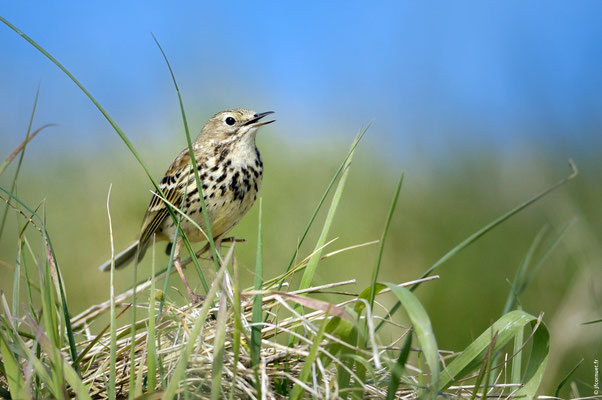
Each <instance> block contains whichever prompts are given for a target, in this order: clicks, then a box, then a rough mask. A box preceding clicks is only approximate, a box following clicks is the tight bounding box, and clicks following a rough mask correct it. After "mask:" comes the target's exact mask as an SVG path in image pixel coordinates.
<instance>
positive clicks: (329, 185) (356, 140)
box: [276, 125, 370, 291]
mask: <svg viewBox="0 0 602 400" xmlns="http://www.w3.org/2000/svg"><path fill="white" fill-rule="evenodd" d="M369 128H370V125H368V126H367V127H366V129H364V130H362V131H361V132H360V134H359V135H358V136H357V137H356V138H355V140H354V141H353V144H352V145H351V149H350V150H349V152H347V155H346V156H345V158H344V159H343V161H342V162H341V165H340V166H339V169H337V171H336V172H335V174H334V176H333V177H332V179H331V180H330V183H328V186H327V187H326V190H325V191H324V194H322V197H321V198H320V200H319V201H318V205H317V206H316V209H315V210H314V212H313V214H312V216H311V218H310V219H309V222H308V223H307V226H306V227H305V231H303V234H302V235H301V238H300V239H299V242H298V243H297V247H296V248H295V251H294V252H293V255H292V256H291V259H290V261H289V263H288V266H287V267H286V270H285V271H284V273H285V274H286V273H288V271H289V270H290V269H291V267H292V266H293V264H294V262H295V259H296V258H297V254H298V253H299V249H300V248H301V245H302V244H303V241H304V240H305V237H306V236H307V234H308V232H309V229H310V228H311V226H312V225H313V223H314V220H315V219H316V217H317V216H318V212H319V211H320V209H321V208H322V204H324V200H326V197H327V196H328V193H330V189H332V187H333V186H334V183H335V182H336V180H337V178H338V177H339V175H340V174H341V172H342V171H343V169H344V168H345V165H347V160H348V159H349V157H351V155H352V154H353V152H354V151H355V148H356V147H357V145H358V144H359V142H360V140H362V138H363V137H364V135H365V134H366V132H367V131H368V129H369ZM283 284H284V281H280V283H279V284H278V289H276V290H277V291H280V290H281V289H282V285H283Z"/></svg>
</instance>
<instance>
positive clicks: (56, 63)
mask: <svg viewBox="0 0 602 400" xmlns="http://www.w3.org/2000/svg"><path fill="white" fill-rule="evenodd" d="M0 21H2V22H3V23H4V24H5V25H6V26H8V27H9V28H10V29H12V30H13V31H15V32H16V33H17V34H18V35H19V36H21V37H22V38H23V39H25V40H26V41H27V42H29V43H30V44H31V45H32V46H33V47H35V48H36V49H37V50H38V51H39V52H40V53H42V54H43V55H44V56H46V58H48V59H49V60H50V61H51V62H52V63H53V64H54V65H56V66H57V67H58V68H59V69H60V70H61V71H63V72H64V73H65V74H66V75H67V76H68V77H69V78H70V79H71V80H72V81H73V83H75V84H76V85H77V86H78V87H79V88H80V89H81V91H82V92H84V94H85V95H86V96H87V97H88V98H89V99H90V101H91V102H92V103H93V104H94V105H95V106H96V108H97V109H98V110H99V111H100V113H101V114H102V115H103V116H104V117H105V119H106V120H107V121H108V122H109V124H110V125H111V126H112V127H113V129H114V130H115V132H117V134H118V135H119V137H121V140H122V141H123V142H124V143H125V145H126V146H127V147H128V149H129V150H130V152H131V153H132V155H133V156H134V157H135V158H136V160H137V161H138V164H140V166H141V167H142V169H144V172H145V173H146V175H147V176H148V178H149V179H150V181H151V183H152V184H153V187H154V188H155V190H156V191H157V193H159V194H160V195H161V196H162V197H165V196H164V193H163V191H162V190H161V188H160V187H159V185H158V184H157V181H155V179H154V178H153V176H152V174H151V172H150V169H149V168H148V166H147V165H146V163H145V162H144V161H143V160H142V158H141V157H140V155H139V154H138V152H137V151H136V149H135V148H134V146H133V145H132V143H131V142H130V140H129V139H128V137H127V136H126V135H125V133H124V132H123V131H122V130H121V128H120V127H119V125H117V123H116V122H115V121H114V120H113V119H112V118H111V116H110V115H109V114H108V113H107V111H106V110H105V109H104V108H103V107H102V106H101V105H100V103H99V102H98V101H96V99H95V98H94V96H92V94H91V93H90V92H89V91H88V90H87V89H86V88H85V87H84V86H83V85H82V84H81V83H80V82H79V81H78V80H77V79H76V78H75V76H74V75H73V74H71V72H69V70H67V68H65V67H64V66H63V65H62V64H61V63H60V62H59V61H58V60H57V59H56V58H54V57H53V56H52V55H51V54H50V53H49V52H47V51H46V50H45V49H44V48H43V47H42V46H40V45H39V44H38V43H36V42H35V41H34V40H33V39H31V38H30V37H29V36H27V35H26V34H25V33H23V32H22V31H21V30H20V29H18V28H17V27H16V26H14V25H13V24H11V23H10V22H8V21H7V20H6V19H5V18H3V17H2V16H0ZM166 208H167V211H168V212H169V214H170V216H171V218H172V219H173V221H174V223H176V222H177V221H176V216H175V214H174V211H173V210H172V209H171V208H170V207H169V206H166ZM180 234H181V235H182V240H183V242H184V244H185V245H186V248H187V249H188V251H189V252H191V251H193V250H192V246H191V245H190V241H189V240H188V237H187V236H186V234H185V233H184V232H183V231H182V230H181V229H180ZM191 257H194V255H191ZM199 270H200V268H199ZM134 283H135V282H134ZM68 329H69V328H68ZM73 350H74V349H72V351H73ZM74 358H77V357H74Z"/></svg>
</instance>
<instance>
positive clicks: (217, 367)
mask: <svg viewBox="0 0 602 400" xmlns="http://www.w3.org/2000/svg"><path fill="white" fill-rule="evenodd" d="M225 276H226V275H225V274H224V277H225ZM226 284H227V283H226V279H224V280H223V283H222V290H226ZM227 298H228V297H227V296H225V295H222V296H220V298H219V301H218V309H217V321H216V325H215V338H214V340H213V365H212V369H211V381H212V382H211V399H212V400H218V399H219V398H220V395H221V394H222V393H221V387H222V372H223V369H224V357H225V349H224V344H225V342H226V321H227V319H228V316H227V313H226V300H227Z"/></svg>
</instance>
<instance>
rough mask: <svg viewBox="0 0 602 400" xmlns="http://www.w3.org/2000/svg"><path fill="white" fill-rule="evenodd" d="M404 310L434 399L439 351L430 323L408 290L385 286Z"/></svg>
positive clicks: (436, 386) (437, 380)
mask: <svg viewBox="0 0 602 400" xmlns="http://www.w3.org/2000/svg"><path fill="white" fill-rule="evenodd" d="M386 285H387V286H388V287H389V289H391V291H392V292H393V294H395V296H396V297H397V299H398V300H399V302H400V303H401V304H402V305H403V307H404V309H405V310H406V312H407V314H408V317H409V318H410V321H411V322H412V326H413V327H414V332H416V337H417V339H418V342H420V346H421V348H422V354H424V358H425V359H426V363H427V364H428V367H429V370H430V372H431V385H430V387H431V389H432V391H431V396H430V397H432V398H435V397H436V394H437V389H438V386H439V349H438V347H437V341H436V340H435V335H434V333H433V327H432V326H431V321H430V319H429V317H428V314H427V313H426V310H425V309H424V307H423V306H422V304H421V303H420V300H418V298H417V297H416V296H415V295H414V294H413V293H412V292H410V291H409V290H408V289H406V288H404V287H400V286H398V285H395V284H393V283H387V284H386Z"/></svg>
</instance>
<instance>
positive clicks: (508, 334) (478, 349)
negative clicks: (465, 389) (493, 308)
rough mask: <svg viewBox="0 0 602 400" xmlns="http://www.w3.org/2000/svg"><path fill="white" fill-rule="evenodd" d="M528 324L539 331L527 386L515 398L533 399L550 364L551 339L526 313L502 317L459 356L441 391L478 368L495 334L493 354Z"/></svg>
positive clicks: (525, 378)
mask: <svg viewBox="0 0 602 400" xmlns="http://www.w3.org/2000/svg"><path fill="white" fill-rule="evenodd" d="M529 324H530V325H532V326H533V327H537V330H535V332H534V333H533V334H532V337H531V340H533V347H532V350H531V355H530V358H529V363H528V366H527V369H526V372H525V374H524V375H523V384H524V386H523V387H522V388H520V389H519V390H518V391H517V392H516V393H515V396H516V397H518V396H519V395H522V396H526V397H527V398H533V396H535V392H536V391H537V388H538V387H539V385H540V384H541V380H542V378H543V373H544V370H545V367H546V364H547V361H548V351H549V340H550V337H549V333H548V329H547V328H546V326H545V325H544V324H543V323H540V321H539V320H538V319H537V318H536V317H534V316H532V315H529V314H527V313H525V312H524V311H511V312H509V313H508V314H506V315H504V316H502V317H501V318H500V319H498V320H497V321H496V322H494V323H493V325H491V326H490V327H489V328H488V329H487V330H485V332H483V333H482V334H481V335H480V336H479V337H478V338H477V339H476V340H475V341H473V342H472V343H471V344H470V345H469V346H468V347H467V348H466V349H465V350H464V351H463V352H462V353H460V355H458V356H457V357H456V358H455V359H454V360H453V361H452V362H451V363H450V364H449V365H448V366H447V368H446V369H445V372H444V373H443V374H442V376H441V380H440V382H439V390H443V389H445V388H447V387H448V386H449V385H450V384H452V383H453V382H456V381H458V380H459V379H462V378H463V377H465V376H467V375H468V374H470V373H471V372H473V371H475V370H476V369H477V368H479V366H480V365H481V363H482V362H483V359H484V358H485V354H486V352H487V349H488V347H489V345H490V343H491V338H492V336H493V335H494V333H496V332H497V334H498V336H497V341H496V343H495V349H494V352H497V351H499V350H500V349H501V348H503V347H504V346H505V345H506V344H507V343H508V342H509V341H510V340H512V339H513V338H514V337H515V336H516V335H517V334H519V332H522V329H523V328H524V327H525V326H527V325H529Z"/></svg>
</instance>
